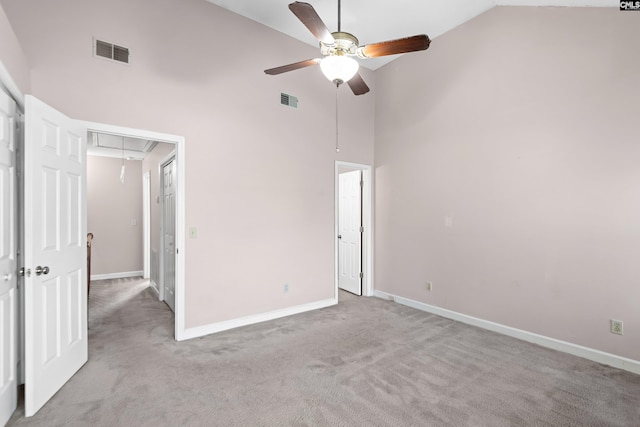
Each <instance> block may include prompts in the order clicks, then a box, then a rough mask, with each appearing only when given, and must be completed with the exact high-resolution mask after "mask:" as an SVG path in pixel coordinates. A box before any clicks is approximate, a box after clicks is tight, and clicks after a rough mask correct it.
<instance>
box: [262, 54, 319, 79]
mask: <svg viewBox="0 0 640 427" xmlns="http://www.w3.org/2000/svg"><path fill="white" fill-rule="evenodd" d="M319 63H320V59H318V58H315V59H307V60H306V61H300V62H294V63H293V64H289V65H283V66H281V67H276V68H270V69H268V70H264V72H265V74H269V75H270V76H275V75H276V74H282V73H286V72H287V71H293V70H299V69H300V68H305V67H310V66H312V65H316V64H319Z"/></svg>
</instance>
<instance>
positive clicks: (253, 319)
mask: <svg viewBox="0 0 640 427" xmlns="http://www.w3.org/2000/svg"><path fill="white" fill-rule="evenodd" d="M337 303H338V300H337V299H336V298H330V299H326V300H322V301H317V302H312V303H308V304H302V305H298V306H295V307H289V308H283V309H281V310H275V311H270V312H268V313H262V314H256V315H252V316H246V317H240V318H238V319H232V320H226V321H224V322H217V323H211V324H209V325H203V326H198V327H195V328H187V329H185V330H184V331H183V333H182V334H180V336H179V337H176V340H177V341H183V340H188V339H192V338H198V337H202V336H205V335H210V334H215V333H216V332H222V331H226V330H229V329H233V328H238V327H240V326H247V325H253V324H255V323H260V322H266V321H268V320H274V319H279V318H281V317H286V316H291V315H293V314H300V313H304V312H306V311H311V310H317V309H320V308H326V307H330V306H332V305H336V304H337Z"/></svg>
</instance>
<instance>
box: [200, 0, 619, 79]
mask: <svg viewBox="0 0 640 427" xmlns="http://www.w3.org/2000/svg"><path fill="white" fill-rule="evenodd" d="M208 1H210V2H211V3H214V4H216V5H218V6H221V7H223V8H225V9H227V10H230V11H232V12H235V13H238V14H240V15H243V16H245V17H247V18H249V19H252V20H254V21H257V22H260V23H262V24H264V25H266V26H268V27H271V28H273V29H275V30H278V31H280V32H282V33H285V34H287V35H289V36H291V37H294V38H296V39H298V40H301V41H303V42H305V43H308V44H310V45H312V46H318V42H317V41H316V39H315V38H314V37H313V36H312V35H311V34H310V33H309V31H308V30H307V29H306V28H305V27H304V25H302V23H301V22H300V21H299V20H298V19H297V18H296V17H295V16H294V15H293V13H291V11H289V9H288V4H289V3H291V2H292V0H269V1H265V0H208ZM307 3H310V4H311V5H312V6H313V7H314V9H315V10H316V11H317V12H318V15H320V17H321V18H322V20H323V21H324V23H325V24H326V25H327V27H328V28H329V30H330V31H336V30H337V27H338V12H337V10H338V0H307ZM341 4H342V19H341V21H342V30H343V31H347V32H349V33H352V34H353V35H355V36H356V37H357V38H358V39H359V40H360V44H361V45H363V44H369V43H373V42H379V41H384V40H393V39H397V38H401V37H407V36H412V35H416V34H427V35H428V36H429V37H430V38H431V39H432V40H433V39H435V38H437V37H438V36H439V35H441V34H444V33H446V32H447V31H449V30H451V29H453V28H455V27H457V26H458V25H460V24H463V23H464V22H466V21H468V20H470V19H472V18H474V17H476V16H478V15H480V14H481V13H483V12H485V11H487V10H489V9H491V8H492V7H496V6H558V7H619V4H620V2H619V1H618V0H385V1H381V0H342V1H341ZM303 59H309V58H291V62H296V61H300V60H303ZM393 59H395V56H391V57H384V58H375V59H367V60H366V61H365V62H361V64H362V65H364V66H366V67H367V68H370V69H373V70H375V69H377V68H379V67H381V66H382V65H384V64H386V63H388V62H390V61H392V60H393ZM268 65H273V64H268ZM283 65H284V64H283Z"/></svg>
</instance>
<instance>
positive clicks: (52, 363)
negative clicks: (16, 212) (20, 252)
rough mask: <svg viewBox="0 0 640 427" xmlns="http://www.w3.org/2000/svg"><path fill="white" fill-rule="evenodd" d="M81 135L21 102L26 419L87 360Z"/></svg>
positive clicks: (42, 108)
mask: <svg viewBox="0 0 640 427" xmlns="http://www.w3.org/2000/svg"><path fill="white" fill-rule="evenodd" d="M86 133H87V132H86V129H85V128H83V127H82V126H81V125H78V124H77V122H75V121H74V120H71V119H69V118H68V117H66V116H65V115H63V114H62V113H60V112H58V111H56V110H54V109H53V108H51V107H49V106H48V105H46V104H44V103H43V102H42V101H39V100H38V99H37V98H34V97H32V96H26V97H25V149H24V163H25V165H24V186H25V188H24V205H25V212H24V219H25V221H24V227H25V236H26V237H25V241H24V250H25V253H24V262H25V264H24V266H25V415H26V416H28V417H29V416H32V415H34V414H35V413H36V412H37V411H38V410H39V409H40V408H41V407H42V406H43V405H44V404H45V403H46V402H47V401H48V400H49V399H50V398H51V397H52V396H53V395H54V394H55V393H56V392H57V391H58V390H59V389H60V388H61V387H62V386H63V385H64V384H65V383H66V382H67V381H68V380H69V378H71V376H72V375H73V374H74V373H75V372H76V371H77V370H78V369H80V367H81V366H82V365H83V364H84V363H85V362H86V361H87V356H88V339H87V265H86V262H87V245H86V235H87V224H86V216H87V215H86V212H87V206H86V165H85V160H86V144H85V138H86Z"/></svg>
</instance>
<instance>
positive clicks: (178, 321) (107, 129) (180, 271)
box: [80, 121, 187, 341]
mask: <svg viewBox="0 0 640 427" xmlns="http://www.w3.org/2000/svg"><path fill="white" fill-rule="evenodd" d="M80 122H81V123H83V125H84V126H85V127H86V128H87V131H88V132H99V133H110V134H114V135H118V136H125V137H131V138H141V139H148V140H152V141H158V142H166V143H169V144H174V145H175V147H176V149H175V158H176V167H177V168H178V173H177V180H178V182H177V185H176V249H178V252H177V253H176V277H175V282H176V289H175V291H176V304H175V324H174V334H175V340H176V341H182V340H184V339H187V337H186V334H185V319H186V306H185V273H186V272H185V259H186V256H185V255H186V247H185V242H186V240H185V194H186V192H185V169H186V168H185V162H186V160H185V159H186V157H185V145H186V144H185V138H184V137H183V136H179V135H171V134H167V133H160V132H154V131H150V130H144V129H134V128H129V127H123V126H115V125H109V124H105V123H96V122H86V121H80Z"/></svg>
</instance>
